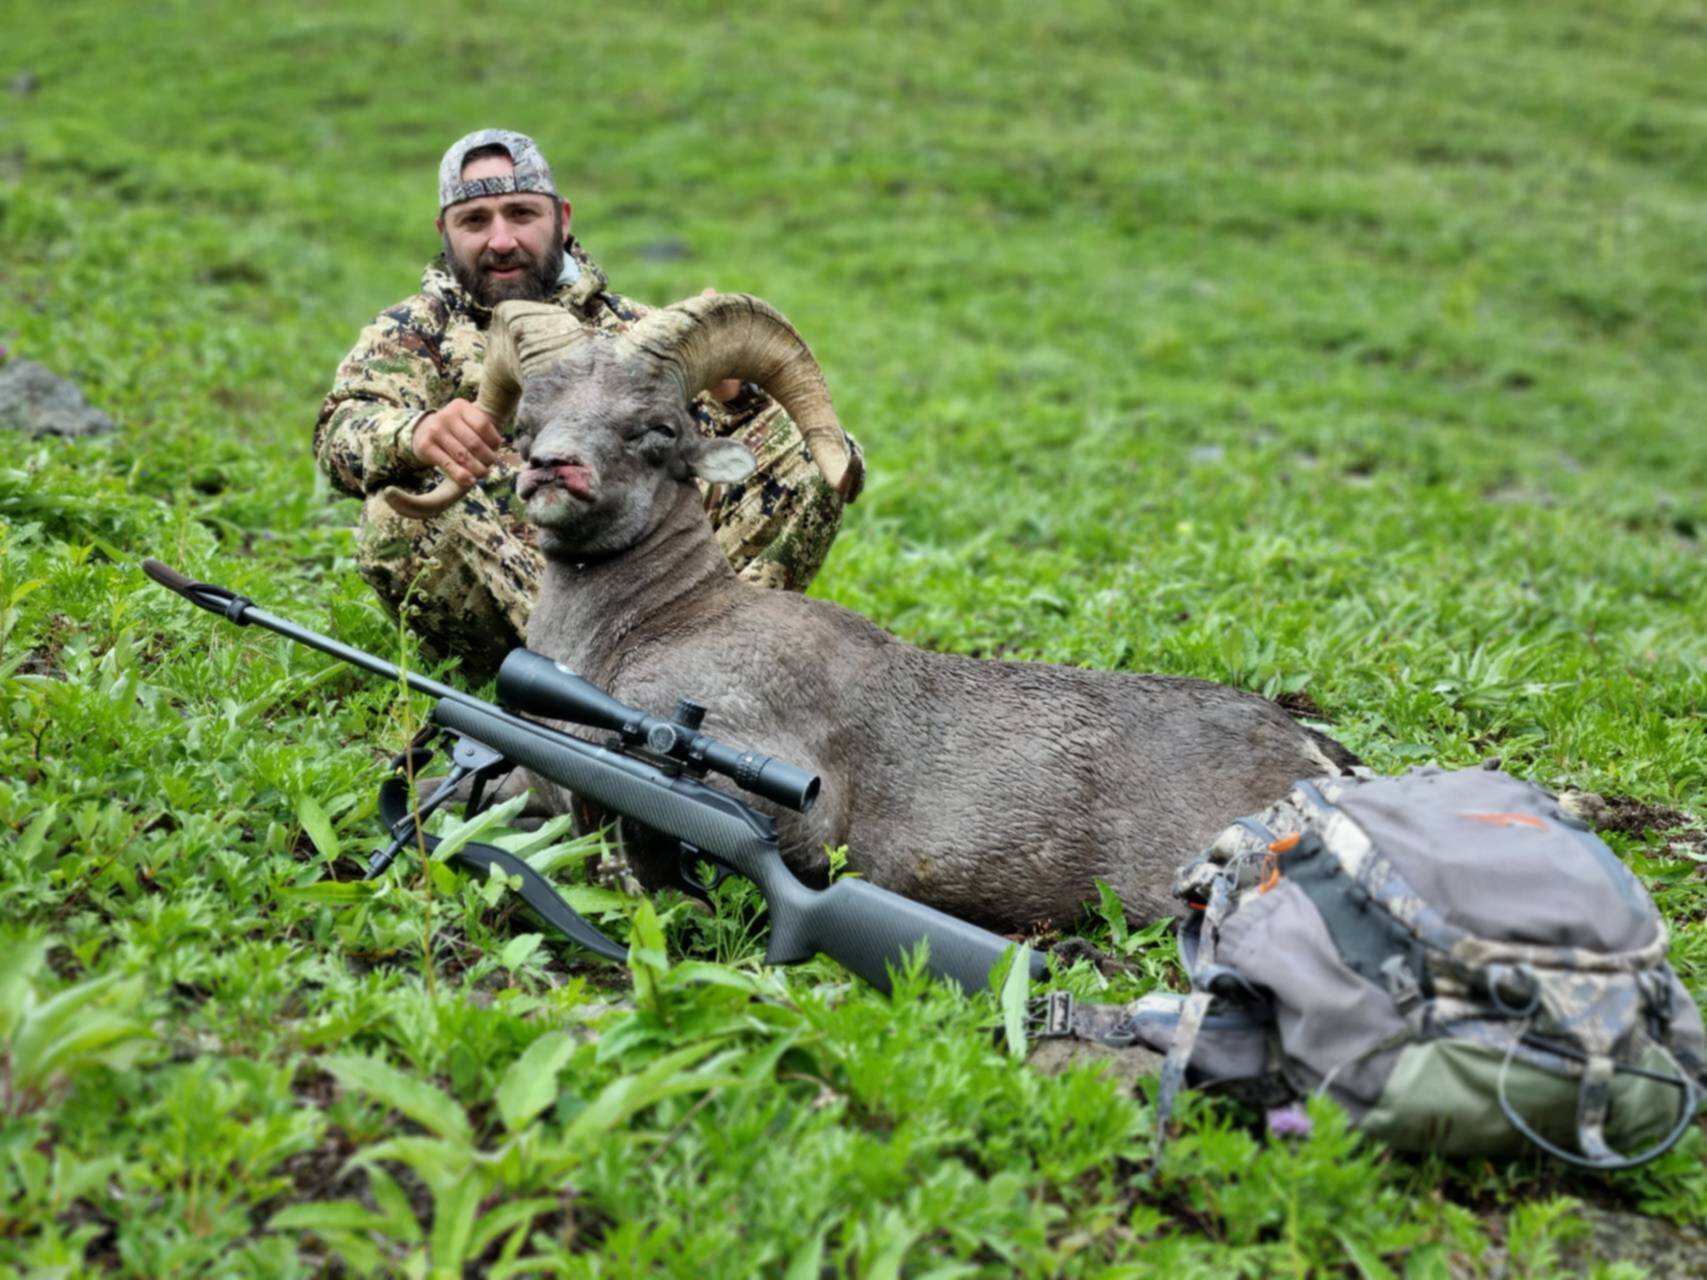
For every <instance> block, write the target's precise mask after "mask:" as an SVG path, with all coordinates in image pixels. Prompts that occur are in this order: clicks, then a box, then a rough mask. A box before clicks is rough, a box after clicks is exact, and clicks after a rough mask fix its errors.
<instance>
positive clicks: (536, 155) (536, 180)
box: [439, 129, 557, 213]
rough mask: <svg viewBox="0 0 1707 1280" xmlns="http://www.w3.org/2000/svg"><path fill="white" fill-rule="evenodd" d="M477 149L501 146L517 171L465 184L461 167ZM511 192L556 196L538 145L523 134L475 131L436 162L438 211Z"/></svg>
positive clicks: (499, 130)
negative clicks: (466, 201)
mask: <svg viewBox="0 0 1707 1280" xmlns="http://www.w3.org/2000/svg"><path fill="white" fill-rule="evenodd" d="M480 147H502V148H504V150H505V151H508V152H509V153H510V159H511V160H512V161H513V162H514V163H515V166H516V171H515V172H514V173H513V174H510V175H508V176H506V177H502V178H475V179H473V180H471V181H465V180H464V179H463V176H462V166H463V165H464V164H465V163H466V162H467V157H468V153H469V152H470V151H474V150H476V149H477V148H480ZM512 191H537V192H539V193H540V194H541V195H547V196H555V195H556V194H557V183H556V181H555V180H554V179H553V178H552V176H551V166H550V165H548V164H547V163H546V162H545V157H544V156H543V155H541V154H540V150H539V147H538V145H537V144H536V143H535V142H534V140H533V139H532V138H530V137H528V136H527V134H525V133H515V132H513V131H511V130H509V129H476V130H475V131H474V132H473V133H471V134H469V135H468V136H467V137H465V138H458V139H457V140H456V141H455V142H453V143H451V144H450V150H448V151H446V152H445V156H444V159H443V160H440V161H439V212H440V213H443V212H444V211H445V210H446V209H448V208H449V207H450V206H451V205H453V204H460V203H462V201H464V200H478V199H479V198H480V197H481V196H502V195H508V194H509V193H510V192H512Z"/></svg>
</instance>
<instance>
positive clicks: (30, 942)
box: [0, 937, 52, 1040]
mask: <svg viewBox="0 0 1707 1280" xmlns="http://www.w3.org/2000/svg"><path fill="white" fill-rule="evenodd" d="M51 942H52V939H51V938H45V937H44V938H20V939H16V940H13V941H9V942H0V1040H6V1039H9V1038H10V1037H11V1035H12V1032H13V1030H14V1029H15V1028H16V1027H17V1026H18V1024H19V1023H20V1022H21V1021H23V1018H24V1010H25V1009H26V1008H27V1007H28V1005H29V1004H30V991H31V988H30V980H31V979H32V978H34V977H35V976H36V974H38V973H39V972H41V969H42V966H43V965H45V964H46V963H47V949H48V946H49V944H50V943H51Z"/></svg>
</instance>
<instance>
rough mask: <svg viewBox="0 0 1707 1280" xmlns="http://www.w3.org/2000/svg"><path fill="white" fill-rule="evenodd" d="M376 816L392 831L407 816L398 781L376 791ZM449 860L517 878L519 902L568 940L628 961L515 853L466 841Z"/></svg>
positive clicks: (433, 842)
mask: <svg viewBox="0 0 1707 1280" xmlns="http://www.w3.org/2000/svg"><path fill="white" fill-rule="evenodd" d="M379 815H380V818H381V819H382V820H383V821H384V823H385V825H386V826H387V827H389V828H391V829H392V830H396V829H397V827H398V824H399V823H401V822H403V821H404V820H405V819H407V818H408V816H409V786H408V783H406V782H405V781H404V780H403V779H402V778H388V779H386V781H385V782H384V783H382V784H381V785H380V788H379ZM421 839H422V841H423V842H424V843H425V845H426V849H427V852H428V853H431V852H432V851H433V850H434V849H436V848H438V845H439V839H438V837H437V836H430V835H427V834H426V833H425V832H423V833H422V835H421ZM451 861H454V862H459V863H461V864H462V866H463V867H464V868H465V869H467V870H469V871H472V872H474V873H475V874H476V875H479V876H485V875H487V874H488V870H487V869H488V868H489V867H494V866H495V867H497V868H498V869H499V870H500V871H502V872H503V873H504V874H505V875H506V876H517V877H519V878H520V879H521V882H522V887H521V890H520V892H521V895H522V901H523V902H525V903H526V904H527V905H528V908H529V909H530V910H531V911H532V912H533V913H534V915H536V916H538V917H539V918H540V919H541V920H543V921H544V922H545V923H546V924H548V925H550V926H551V927H552V928H553V929H555V930H557V932H559V933H561V934H562V935H563V936H564V937H566V938H568V939H569V941H571V942H573V943H575V944H577V945H578V946H582V947H585V948H586V949H587V950H588V951H591V952H592V953H593V954H594V955H599V956H603V957H604V958H605V959H607V960H614V961H615V962H616V963H618V964H626V963H627V962H628V948H627V947H625V946H623V945H622V944H621V943H619V942H616V941H614V940H612V939H611V938H608V937H606V936H605V935H604V934H603V933H601V932H600V931H599V930H598V929H597V928H595V927H594V926H593V925H592V924H591V923H589V922H588V921H587V920H586V919H585V918H584V917H583V916H582V915H581V914H580V913H579V912H577V911H576V910H575V908H573V907H571V906H570V905H569V904H568V903H567V902H565V901H564V900H563V895H562V894H560V893H559V892H557V889H556V887H555V886H554V885H553V884H552V883H551V881H549V880H547V879H546V878H545V877H544V876H542V875H540V874H539V872H537V871H535V870H534V869H533V868H532V867H530V866H529V865H528V864H527V863H526V862H524V861H523V860H522V859H520V858H518V857H516V855H515V854H513V853H509V852H507V851H505V850H503V849H500V848H498V847H497V846H496V845H490V844H477V843H475V842H473V841H470V842H469V843H468V844H465V845H463V846H462V848H460V849H458V850H457V851H456V852H455V853H453V854H451Z"/></svg>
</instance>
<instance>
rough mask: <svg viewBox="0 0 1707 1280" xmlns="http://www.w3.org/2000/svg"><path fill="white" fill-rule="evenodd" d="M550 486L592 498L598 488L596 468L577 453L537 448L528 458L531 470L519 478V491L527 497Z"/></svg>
mask: <svg viewBox="0 0 1707 1280" xmlns="http://www.w3.org/2000/svg"><path fill="white" fill-rule="evenodd" d="M547 487H553V488H559V489H562V490H563V491H564V492H566V493H570V494H573V495H574V496H575V497H577V498H583V499H589V500H590V499H591V498H592V497H593V491H594V477H593V469H592V468H591V467H589V466H588V465H587V464H586V462H585V461H583V460H582V459H581V458H580V457H579V456H578V455H576V454H570V453H557V454H548V453H540V452H538V451H536V452H535V453H534V454H533V455H532V456H531V457H530V458H529V459H528V466H527V469H526V470H524V471H523V472H522V473H521V475H520V476H518V477H517V479H516V493H517V494H518V495H519V496H520V497H522V498H523V499H526V498H529V497H531V496H533V494H534V493H536V492H538V491H539V490H540V489H543V488H547Z"/></svg>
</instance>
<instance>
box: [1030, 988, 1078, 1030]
mask: <svg viewBox="0 0 1707 1280" xmlns="http://www.w3.org/2000/svg"><path fill="white" fill-rule="evenodd" d="M1025 1033H1026V1035H1027V1036H1028V1037H1030V1038H1031V1039H1033V1040H1059V1039H1061V1038H1062V1037H1063V1036H1070V1035H1072V1034H1073V996H1072V993H1070V992H1067V991H1050V992H1048V993H1046V994H1045V995H1043V996H1042V997H1040V998H1039V999H1036V1000H1033V1001H1032V1002H1031V1003H1030V1005H1029V1006H1027V1008H1026V1015H1025Z"/></svg>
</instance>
